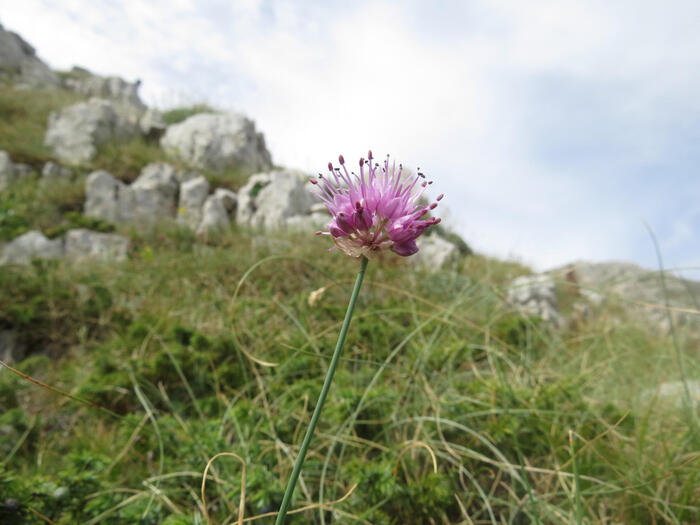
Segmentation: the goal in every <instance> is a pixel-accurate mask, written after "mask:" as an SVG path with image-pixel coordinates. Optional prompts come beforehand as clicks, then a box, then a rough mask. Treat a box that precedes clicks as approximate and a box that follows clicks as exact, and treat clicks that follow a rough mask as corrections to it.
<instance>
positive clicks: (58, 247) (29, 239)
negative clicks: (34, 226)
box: [0, 230, 64, 264]
mask: <svg viewBox="0 0 700 525" xmlns="http://www.w3.org/2000/svg"><path fill="white" fill-rule="evenodd" d="M63 253H64V251H63V240H62V239H54V240H51V239H49V238H47V237H46V236H45V235H44V234H43V233H41V232H39V231H36V230H32V231H29V232H27V233H25V234H23V235H20V236H19V237H16V238H15V239H13V240H12V241H10V242H9V243H8V244H6V245H5V247H4V248H3V250H2V256H0V264H29V263H30V262H31V260H32V259H57V258H60V257H63Z"/></svg>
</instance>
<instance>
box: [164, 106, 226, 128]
mask: <svg viewBox="0 0 700 525" xmlns="http://www.w3.org/2000/svg"><path fill="white" fill-rule="evenodd" d="M199 113H216V110H215V109H214V108H212V107H210V106H208V105H207V104H194V105H192V106H186V107H180V108H172V109H169V110H167V111H165V112H163V120H164V121H165V123H166V124H167V125H171V124H179V123H180V122H182V121H183V120H185V119H187V118H189V117H191V116H192V115H197V114H199Z"/></svg>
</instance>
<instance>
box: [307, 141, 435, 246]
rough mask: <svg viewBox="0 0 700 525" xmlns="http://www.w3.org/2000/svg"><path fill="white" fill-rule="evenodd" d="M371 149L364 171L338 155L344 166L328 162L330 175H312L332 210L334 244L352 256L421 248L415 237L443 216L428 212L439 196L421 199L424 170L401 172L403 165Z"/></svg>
mask: <svg viewBox="0 0 700 525" xmlns="http://www.w3.org/2000/svg"><path fill="white" fill-rule="evenodd" d="M373 160H374V158H373V156H372V152H371V151H370V152H369V154H368V156H367V160H365V159H360V174H359V175H357V174H355V173H350V172H348V169H347V168H346V167H345V159H343V156H342V155H341V156H340V157H339V158H338V161H339V162H340V168H336V167H334V166H333V164H332V163H330V162H329V163H328V170H329V171H330V173H331V176H330V177H324V176H323V175H319V178H318V179H311V183H312V184H314V185H315V186H316V187H317V188H318V192H317V195H318V197H319V198H320V199H321V200H322V201H323V202H324V203H325V204H326V208H328V211H329V212H330V214H331V215H332V216H333V220H331V222H329V223H328V231H321V232H317V234H319V235H330V236H331V237H332V238H333V241H334V242H335V244H336V246H337V247H338V248H340V249H341V250H342V251H343V253H345V254H346V255H349V256H351V257H360V256H362V255H364V256H365V257H371V256H372V255H373V254H375V253H376V252H378V251H381V250H386V249H391V250H392V251H393V252H394V253H397V254H399V255H403V256H407V255H413V254H414V253H416V252H417V251H418V245H417V244H416V239H417V238H418V237H419V236H420V235H421V234H422V233H423V232H424V231H425V230H427V229H428V228H429V227H430V226H432V225H433V224H437V223H439V222H440V219H438V218H425V215H426V214H427V213H428V212H429V211H430V210H433V209H435V207H436V206H437V201H439V200H441V199H442V197H443V196H442V195H440V196H439V197H438V198H437V199H436V202H433V203H432V204H430V205H428V206H424V205H421V204H419V203H418V200H419V198H420V196H421V195H422V194H423V192H424V191H425V188H427V187H428V185H429V184H432V181H431V182H429V181H426V180H425V176H424V175H423V174H422V173H420V172H419V173H418V174H417V175H416V176H415V177H405V176H402V170H403V168H402V166H401V164H399V166H398V169H397V167H396V163H395V162H394V163H392V164H389V156H388V155H387V158H386V160H385V161H384V165H383V166H380V165H379V164H378V163H373Z"/></svg>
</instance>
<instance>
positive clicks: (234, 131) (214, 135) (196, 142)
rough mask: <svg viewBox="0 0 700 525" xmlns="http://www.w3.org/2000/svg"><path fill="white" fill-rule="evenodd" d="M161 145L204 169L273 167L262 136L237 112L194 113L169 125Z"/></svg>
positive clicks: (252, 170)
mask: <svg viewBox="0 0 700 525" xmlns="http://www.w3.org/2000/svg"><path fill="white" fill-rule="evenodd" d="M160 144H161V146H162V147H163V148H164V149H166V150H168V151H170V152H172V153H174V154H176V155H178V156H180V157H181V158H182V159H184V160H186V161H187V162H189V163H191V164H192V165H193V166H196V167H198V168H201V169H212V170H225V169H229V168H233V169H239V170H242V171H244V172H248V173H255V172H257V171H264V170H269V169H270V168H271V167H272V161H271V159H270V153H269V152H268V151H267V148H266V147H265V139H264V137H263V135H262V134H261V133H258V132H257V131H256V130H255V124H254V123H253V121H252V120H249V119H247V118H246V117H244V116H243V115H239V114H236V113H222V114H205V113H200V114H198V115H193V116H191V117H189V118H188V119H186V120H184V121H183V122H180V123H178V124H173V125H172V126H168V128H167V130H166V132H165V135H164V136H163V138H162V139H161V141H160Z"/></svg>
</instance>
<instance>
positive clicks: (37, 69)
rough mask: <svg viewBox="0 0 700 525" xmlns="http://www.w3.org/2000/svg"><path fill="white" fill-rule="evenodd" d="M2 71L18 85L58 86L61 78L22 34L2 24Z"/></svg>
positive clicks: (0, 28) (0, 60)
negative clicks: (8, 29)
mask: <svg viewBox="0 0 700 525" xmlns="http://www.w3.org/2000/svg"><path fill="white" fill-rule="evenodd" d="M0 72H2V73H4V75H6V76H9V77H10V78H12V79H13V80H14V81H15V85H16V86H20V87H21V86H26V87H51V88H53V87H58V86H60V84H61V80H60V79H59V78H58V75H56V73H54V72H53V71H51V69H50V68H49V66H47V65H46V64H45V63H44V62H42V61H41V60H40V59H39V57H37V56H36V51H35V50H34V48H33V47H32V46H31V45H29V44H28V43H27V42H26V41H25V40H24V39H23V38H22V37H21V36H19V35H18V34H17V33H13V32H12V31H7V30H5V29H4V28H3V27H2V25H0Z"/></svg>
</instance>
